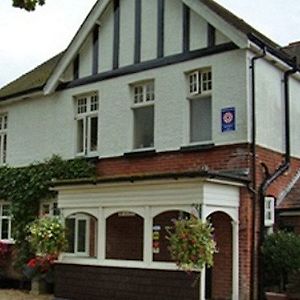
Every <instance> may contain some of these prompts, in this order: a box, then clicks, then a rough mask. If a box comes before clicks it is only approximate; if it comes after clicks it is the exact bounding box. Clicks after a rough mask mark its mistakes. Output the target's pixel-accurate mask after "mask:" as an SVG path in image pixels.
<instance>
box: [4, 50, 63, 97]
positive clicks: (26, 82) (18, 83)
mask: <svg viewBox="0 0 300 300" xmlns="http://www.w3.org/2000/svg"><path fill="white" fill-rule="evenodd" d="M62 54H63V52H61V53H59V54H57V55H56V56H54V57H52V58H51V59H49V60H47V61H46V62H44V63H42V64H41V65H39V66H38V67H36V68H35V69H33V70H32V71H30V72H28V73H26V74H24V75H22V76H21V77H19V78H18V79H16V80H14V81H12V82H11V83H9V84H7V85H6V86H4V87H3V88H2V89H0V101H3V100H7V99H9V98H12V97H15V96H18V95H23V94H26V93H29V92H34V91H40V90H42V89H43V87H44V85H45V83H46V81H47V80H48V78H49V76H50V74H51V72H52V71H53V69H54V67H55V66H56V64H57V62H58V60H59V59H60V57H61V56H62Z"/></svg>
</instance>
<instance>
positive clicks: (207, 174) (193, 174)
mask: <svg viewBox="0 0 300 300" xmlns="http://www.w3.org/2000/svg"><path fill="white" fill-rule="evenodd" d="M197 177H201V178H206V179H220V180H227V181H232V182H237V183H241V184H245V185H247V184H249V180H248V179H247V178H245V177H242V176H236V175H231V174H224V173H220V172H215V171H202V170H200V171H190V172H177V173H172V172H170V173H157V174H137V175H133V176H112V177H102V178H101V177H100V178H83V179H71V180H55V181H52V182H51V185H52V187H53V188H54V189H55V187H60V186H74V185H90V184H93V185H97V184H104V183H118V182H131V183H132V182H135V181H143V180H151V179H169V178H173V179H175V180H177V179H180V178H197Z"/></svg>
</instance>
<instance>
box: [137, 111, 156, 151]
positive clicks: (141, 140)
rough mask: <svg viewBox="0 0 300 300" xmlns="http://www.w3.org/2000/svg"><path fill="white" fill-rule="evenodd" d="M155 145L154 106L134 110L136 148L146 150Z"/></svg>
mask: <svg viewBox="0 0 300 300" xmlns="http://www.w3.org/2000/svg"><path fill="white" fill-rule="evenodd" d="M153 145H154V106H148V107H141V108H137V109H135V110H134V147H135V148H136V149H138V148H146V147H153Z"/></svg>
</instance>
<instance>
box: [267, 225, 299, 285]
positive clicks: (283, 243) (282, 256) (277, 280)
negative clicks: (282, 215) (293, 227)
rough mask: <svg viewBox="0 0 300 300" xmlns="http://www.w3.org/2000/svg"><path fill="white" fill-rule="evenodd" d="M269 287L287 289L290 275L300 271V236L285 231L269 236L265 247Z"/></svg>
mask: <svg viewBox="0 0 300 300" xmlns="http://www.w3.org/2000/svg"><path fill="white" fill-rule="evenodd" d="M263 254H264V270H265V279H266V285H267V286H269V287H270V286H277V287H278V289H279V290H280V291H284V290H285V289H286V285H287V283H288V275H291V274H293V273H294V272H297V271H299V270H300V236H299V235H297V234H295V233H292V232H285V231H278V232H275V233H273V234H271V235H269V236H268V237H267V238H266V240H265V242H264V245H263Z"/></svg>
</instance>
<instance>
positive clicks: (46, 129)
mask: <svg viewBox="0 0 300 300" xmlns="http://www.w3.org/2000/svg"><path fill="white" fill-rule="evenodd" d="M204 67H211V68H212V72H213V94H212V110H213V142H214V143H215V144H216V145H222V144H228V143H241V142H245V141H246V139H247V126H246V122H245V120H246V118H247V117H246V97H247V95H246V59H245V51H243V50H235V51H232V52H226V53H223V54H218V55H214V56H211V57H204V58H199V59H195V60H192V61H188V62H184V63H180V64H175V65H170V66H166V67H163V68H157V69H153V70H149V71H144V72H140V73H135V74H131V75H127V76H123V77H117V78H114V79H110V80H105V81H101V82H97V83H94V84H90V85H85V86H80V87H76V88H73V89H67V90H64V91H61V92H59V93H55V94H53V95H52V96H49V97H43V98H40V99H37V100H35V101H33V100H29V99H28V100H25V101H22V102H19V103H15V104H11V105H10V106H9V107H8V108H7V110H8V113H9V129H8V130H9V131H8V163H9V164H10V165H26V164H29V163H32V162H34V161H39V160H43V159H44V158H48V157H50V156H52V154H59V155H61V156H62V157H63V158H72V157H74V155H75V125H76V123H75V120H74V102H73V97H74V96H75V95H78V94H81V93H87V92H90V91H98V93H99V98H100V108H99V109H100V111H99V155H100V156H101V157H112V156H120V155H123V154H124V152H128V151H132V150H133V129H132V128H133V112H132V109H131V105H132V97H131V89H130V84H132V83H135V82H137V81H140V80H148V79H151V80H152V79H154V81H155V94H156V99H155V138H154V139H155V141H154V143H155V149H156V150H157V151H168V150H178V149H180V147H181V146H184V145H187V144H188V127H189V125H188V124H189V100H187V99H186V97H187V82H186V72H189V71H191V70H194V69H195V68H204ZM225 107H235V109H236V119H237V129H236V131H233V132H228V133H222V132H221V110H222V108H225Z"/></svg>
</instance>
